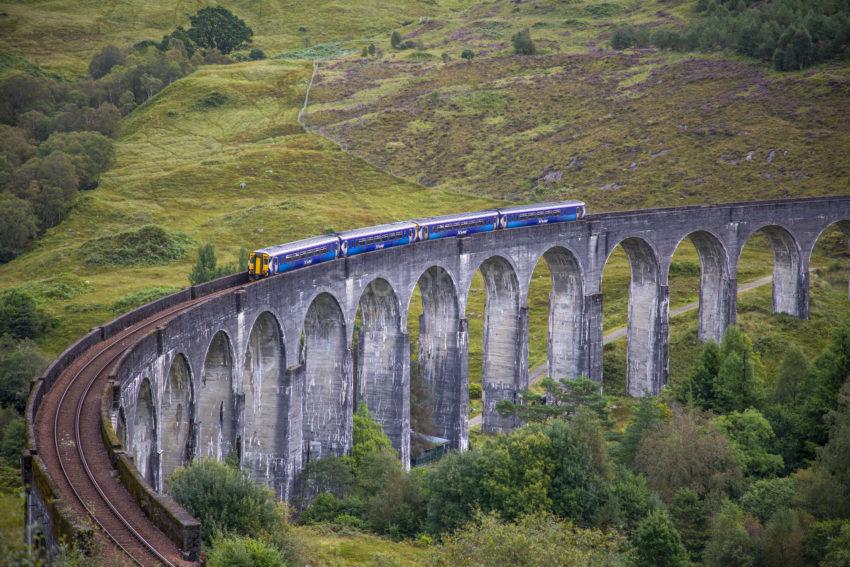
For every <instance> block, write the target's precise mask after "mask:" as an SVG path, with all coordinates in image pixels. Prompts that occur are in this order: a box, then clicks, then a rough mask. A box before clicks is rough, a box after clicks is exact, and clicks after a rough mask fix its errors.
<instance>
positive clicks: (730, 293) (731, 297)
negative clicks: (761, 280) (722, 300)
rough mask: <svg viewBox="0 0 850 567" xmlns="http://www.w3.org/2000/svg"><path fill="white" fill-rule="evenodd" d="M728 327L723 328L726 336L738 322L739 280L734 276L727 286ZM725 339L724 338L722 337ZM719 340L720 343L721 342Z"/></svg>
mask: <svg viewBox="0 0 850 567" xmlns="http://www.w3.org/2000/svg"><path fill="white" fill-rule="evenodd" d="M725 306H726V326H725V327H723V334H724V335H725V334H726V329H728V328H729V326H730V325H734V324H735V323H736V322H737V320H738V278H737V277H735V276H732V277H730V278H729V280H728V282H727V284H726V305H725ZM720 338H723V337H720ZM720 338H719V339H718V341H719V340H720Z"/></svg>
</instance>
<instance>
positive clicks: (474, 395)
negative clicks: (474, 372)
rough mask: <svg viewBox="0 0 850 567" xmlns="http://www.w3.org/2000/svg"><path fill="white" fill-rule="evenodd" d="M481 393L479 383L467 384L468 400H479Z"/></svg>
mask: <svg viewBox="0 0 850 567" xmlns="http://www.w3.org/2000/svg"><path fill="white" fill-rule="evenodd" d="M481 394H482V389H481V384H474V383H473V384H470V385H469V399H470V400H480V399H481Z"/></svg>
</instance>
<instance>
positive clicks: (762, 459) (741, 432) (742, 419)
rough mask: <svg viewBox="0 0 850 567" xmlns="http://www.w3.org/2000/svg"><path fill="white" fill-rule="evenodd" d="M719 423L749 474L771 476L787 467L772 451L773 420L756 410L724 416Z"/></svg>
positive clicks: (773, 437) (718, 419) (717, 421)
mask: <svg viewBox="0 0 850 567" xmlns="http://www.w3.org/2000/svg"><path fill="white" fill-rule="evenodd" d="M716 423H717V425H718V427H720V429H721V430H722V431H723V432H724V433H726V436H727V437H728V438H729V440H730V441H731V442H732V448H733V450H734V451H735V456H736V458H737V459H738V462H739V463H740V465H741V468H743V469H744V471H745V472H746V474H747V475H750V476H758V477H766V476H771V475H773V474H777V473H778V472H780V471H781V470H782V468H783V467H784V466H785V463H783V461H782V457H781V456H780V455H775V454H773V453H771V452H770V449H771V447H772V446H773V443H774V441H775V439H776V436H775V435H774V433H773V428H771V426H770V422H769V421H767V420H766V419H765V418H764V416H763V415H762V414H761V413H760V412H759V411H758V410H757V409H755V408H750V409H748V410H746V411H743V412H732V413H730V414H728V415H722V416H720V417H718V418H717V419H716Z"/></svg>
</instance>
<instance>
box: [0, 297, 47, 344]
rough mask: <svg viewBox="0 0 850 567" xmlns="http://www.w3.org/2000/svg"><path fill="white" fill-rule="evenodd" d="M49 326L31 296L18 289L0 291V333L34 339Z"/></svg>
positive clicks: (45, 317)
mask: <svg viewBox="0 0 850 567" xmlns="http://www.w3.org/2000/svg"><path fill="white" fill-rule="evenodd" d="M49 328H50V319H49V318H48V317H47V316H46V315H44V314H43V313H42V312H41V311H40V310H39V309H38V307H36V304H35V300H34V299H33V298H32V296H31V295H30V294H28V293H26V292H24V291H21V290H18V289H9V290H6V291H4V292H2V293H0V335H9V336H11V337H14V338H16V339H34V338H36V337H38V336H41V335H42V334H43V333H44V332H45V331H47V329H49Z"/></svg>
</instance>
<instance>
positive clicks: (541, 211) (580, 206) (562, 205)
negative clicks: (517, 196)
mask: <svg viewBox="0 0 850 567" xmlns="http://www.w3.org/2000/svg"><path fill="white" fill-rule="evenodd" d="M582 217H584V203H583V202H581V201H558V202H554V203H539V204H537V205H520V206H518V207H509V208H505V209H499V221H500V228H520V227H523V226H535V225H539V224H550V223H554V222H568V221H574V220H577V219H580V218H582Z"/></svg>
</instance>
